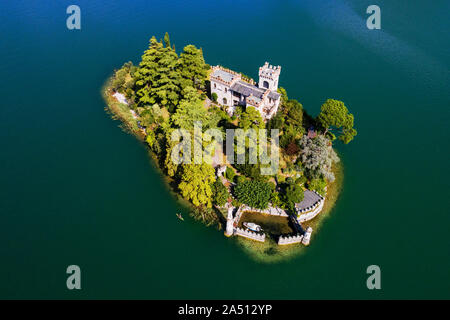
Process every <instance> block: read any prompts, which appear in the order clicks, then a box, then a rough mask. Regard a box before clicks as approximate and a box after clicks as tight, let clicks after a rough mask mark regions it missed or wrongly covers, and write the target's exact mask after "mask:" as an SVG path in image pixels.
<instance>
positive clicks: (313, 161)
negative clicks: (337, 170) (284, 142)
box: [299, 135, 339, 181]
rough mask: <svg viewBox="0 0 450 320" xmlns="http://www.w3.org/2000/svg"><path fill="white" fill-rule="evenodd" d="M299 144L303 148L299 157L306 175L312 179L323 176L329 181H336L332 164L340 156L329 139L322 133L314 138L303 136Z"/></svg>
mask: <svg viewBox="0 0 450 320" xmlns="http://www.w3.org/2000/svg"><path fill="white" fill-rule="evenodd" d="M299 145H300V148H301V152H300V157H299V159H300V161H301V163H302V165H303V168H304V170H305V174H306V176H307V177H308V178H310V179H313V178H320V177H322V176H323V177H325V178H326V179H328V180H329V181H334V174H333V173H332V171H331V166H332V164H333V163H334V162H338V161H339V158H338V156H337V154H336V152H334V150H333V148H332V147H331V143H330V142H329V140H328V139H327V138H325V137H324V136H322V135H319V136H317V137H315V138H312V139H311V138H308V137H307V136H303V137H302V138H301V139H300V142H299Z"/></svg>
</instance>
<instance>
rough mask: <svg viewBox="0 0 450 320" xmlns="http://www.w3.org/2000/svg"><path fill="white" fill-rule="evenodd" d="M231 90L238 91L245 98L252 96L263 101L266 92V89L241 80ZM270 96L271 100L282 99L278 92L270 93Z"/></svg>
mask: <svg viewBox="0 0 450 320" xmlns="http://www.w3.org/2000/svg"><path fill="white" fill-rule="evenodd" d="M231 90H233V91H236V92H238V93H240V94H242V95H243V96H245V97H248V96H249V95H250V94H252V95H253V96H255V97H257V98H259V99H261V98H262V96H263V94H264V92H266V89H262V88H258V87H257V86H254V85H251V84H250V83H247V82H245V81H242V80H239V81H237V82H236V83H235V84H233V85H232V86H231ZM268 96H269V98H271V99H274V100H276V99H278V98H279V97H280V94H279V93H278V92H274V91H270V92H269V95H268Z"/></svg>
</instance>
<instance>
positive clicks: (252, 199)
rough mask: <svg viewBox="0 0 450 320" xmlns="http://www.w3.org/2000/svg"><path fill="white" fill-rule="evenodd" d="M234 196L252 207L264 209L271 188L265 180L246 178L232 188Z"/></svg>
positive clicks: (267, 202) (268, 199)
mask: <svg viewBox="0 0 450 320" xmlns="http://www.w3.org/2000/svg"><path fill="white" fill-rule="evenodd" d="M234 193H235V196H236V198H237V199H238V200H239V201H240V202H242V203H245V204H246V205H248V206H250V207H252V208H258V209H266V208H267V206H268V204H269V201H270V196H271V194H272V188H271V187H270V185H269V184H268V183H267V182H262V181H257V180H247V181H244V182H243V183H238V184H237V185H236V187H235V188H234Z"/></svg>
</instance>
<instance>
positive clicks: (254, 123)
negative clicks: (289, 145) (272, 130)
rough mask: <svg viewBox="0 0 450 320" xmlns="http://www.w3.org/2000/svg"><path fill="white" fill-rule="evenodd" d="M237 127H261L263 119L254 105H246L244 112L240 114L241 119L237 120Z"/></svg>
mask: <svg viewBox="0 0 450 320" xmlns="http://www.w3.org/2000/svg"><path fill="white" fill-rule="evenodd" d="M239 127H240V128H243V129H245V130H246V129H250V128H252V129H263V128H264V121H263V119H262V117H261V114H260V113H259V111H258V110H256V109H255V108H254V107H251V106H249V107H247V108H246V110H245V112H243V113H242V115H241V120H240V121H239Z"/></svg>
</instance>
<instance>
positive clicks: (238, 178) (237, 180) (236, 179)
mask: <svg viewBox="0 0 450 320" xmlns="http://www.w3.org/2000/svg"><path fill="white" fill-rule="evenodd" d="M234 180H235V182H236V183H244V182H245V181H247V179H245V177H244V176H235V177H234Z"/></svg>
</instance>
